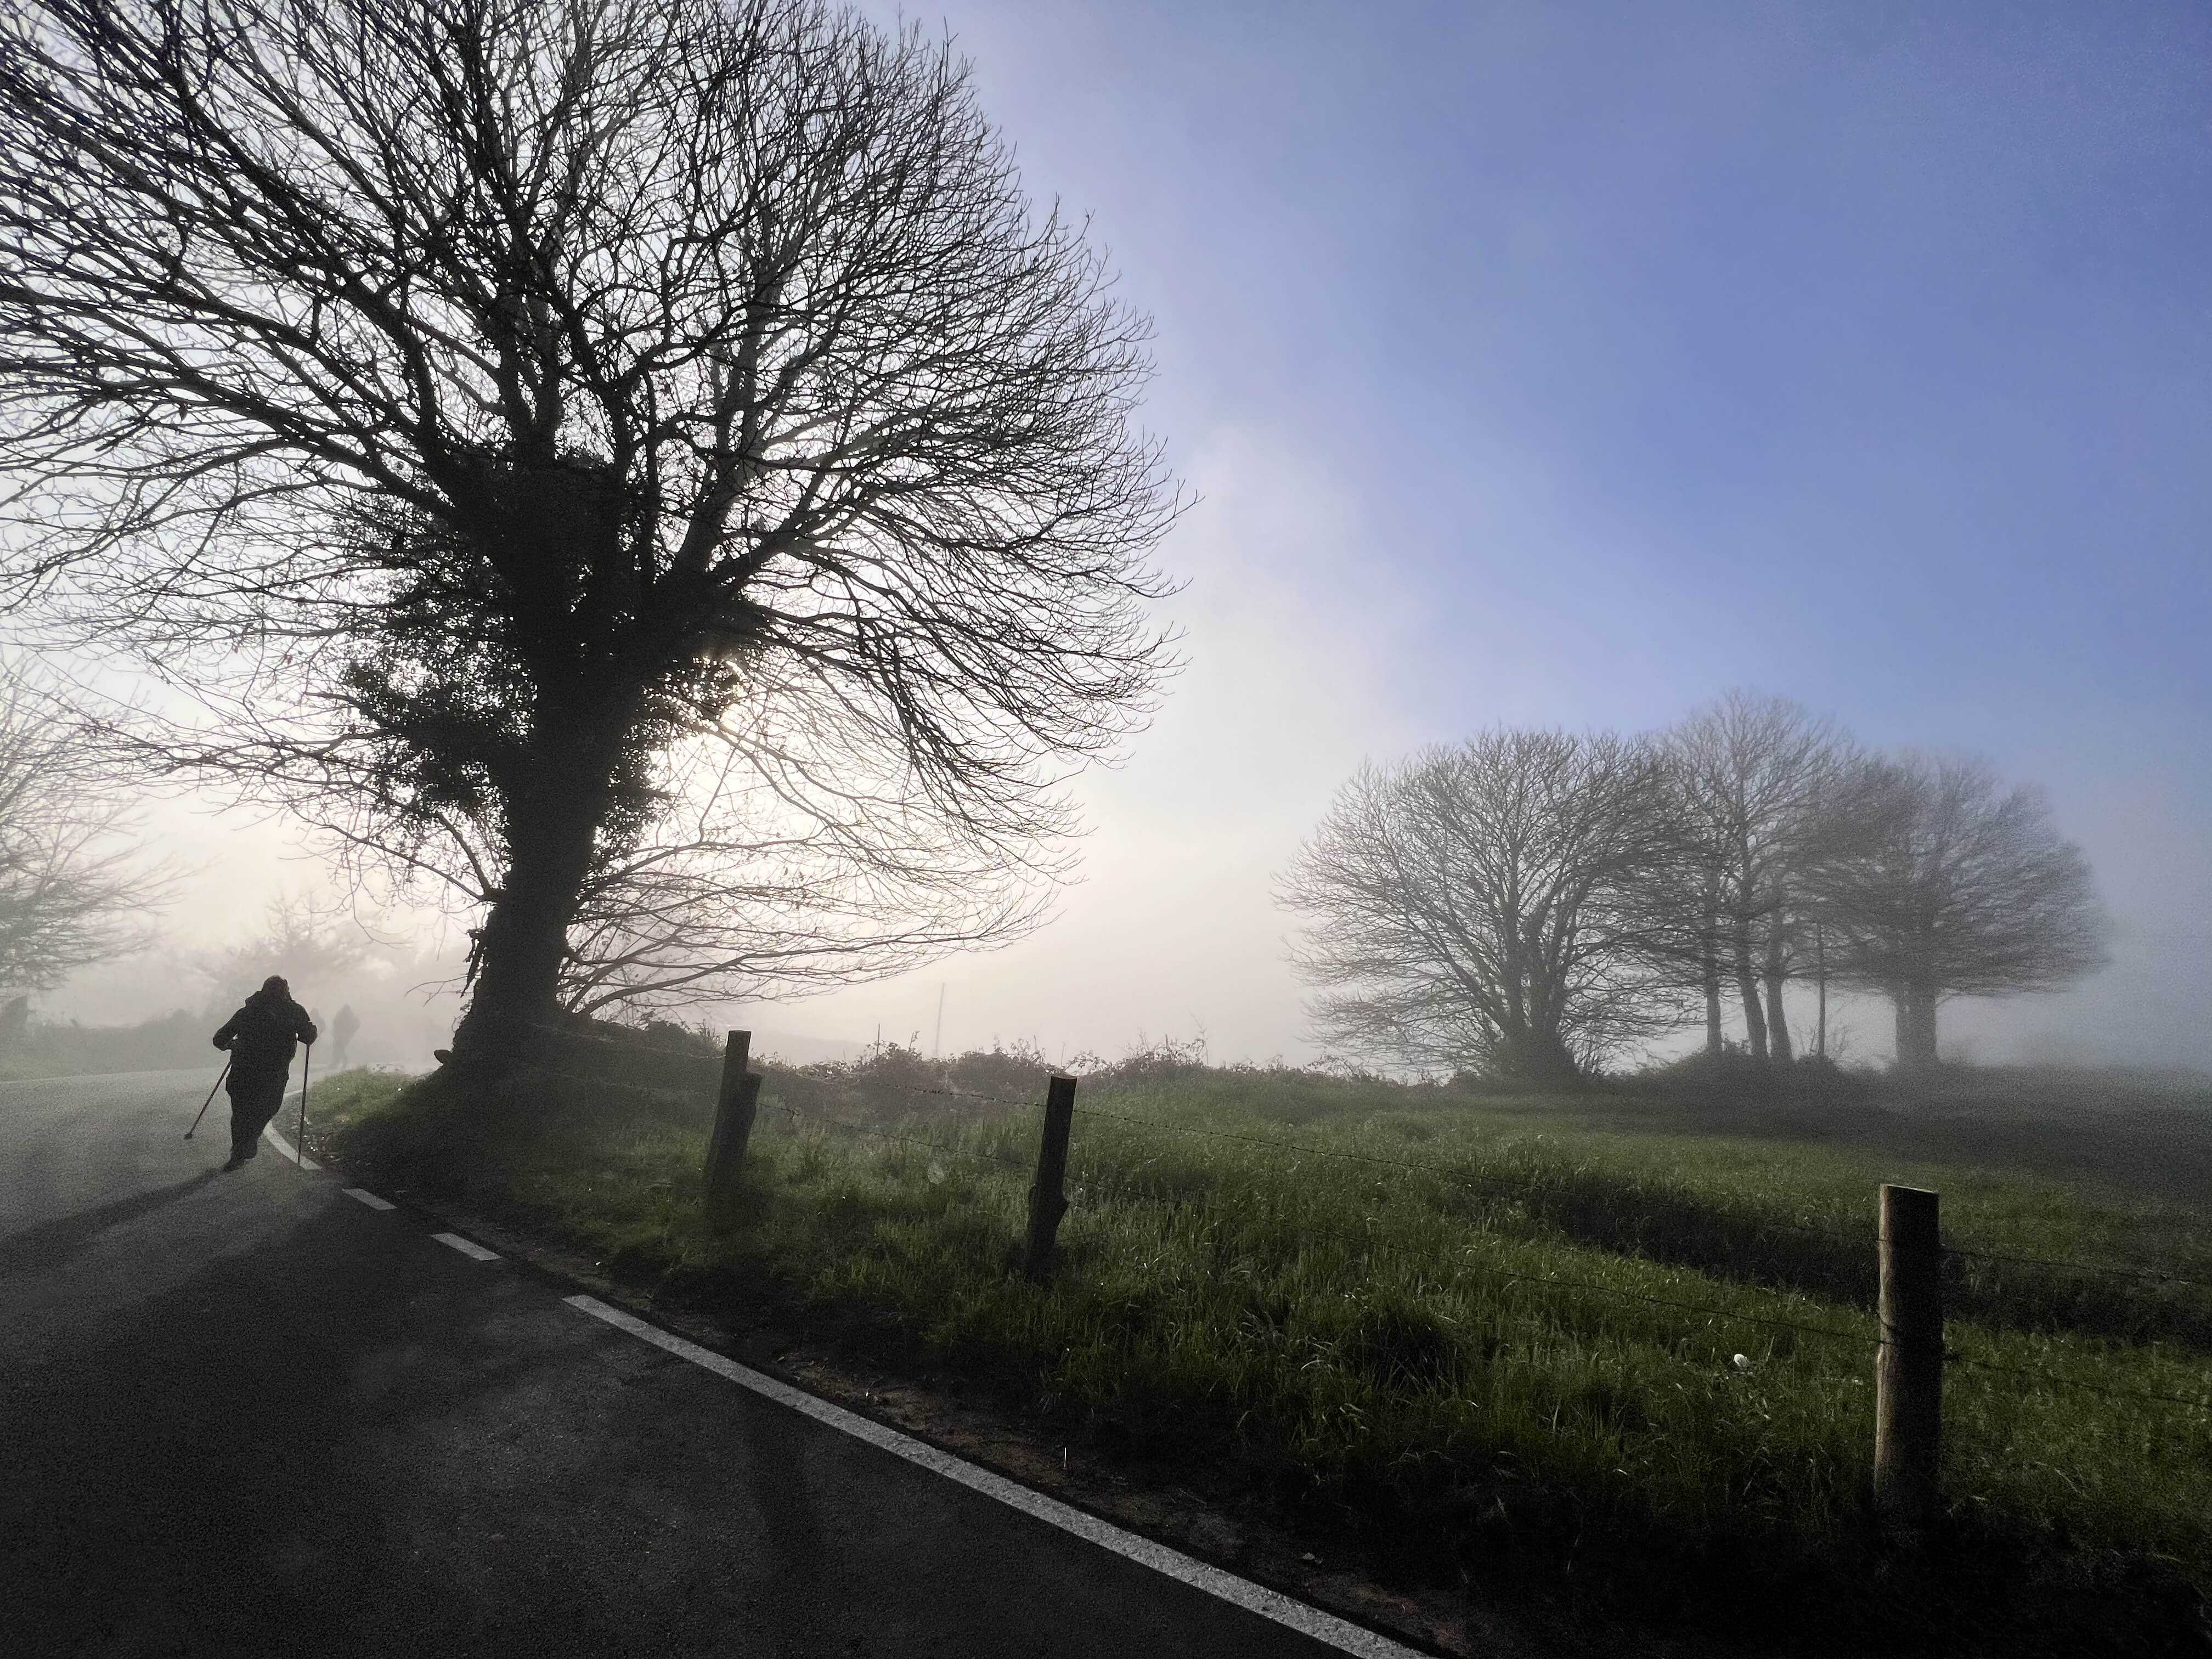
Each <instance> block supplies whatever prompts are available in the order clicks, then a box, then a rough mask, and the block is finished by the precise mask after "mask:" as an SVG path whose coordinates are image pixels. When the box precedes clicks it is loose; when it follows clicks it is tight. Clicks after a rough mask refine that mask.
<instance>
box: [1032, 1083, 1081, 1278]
mask: <svg viewBox="0 0 2212 1659" xmlns="http://www.w3.org/2000/svg"><path fill="white" fill-rule="evenodd" d="M1074 1121H1075V1079H1073V1078H1072V1077H1057V1076H1055V1077H1054V1078H1053V1079H1051V1080H1050V1082H1049V1083H1048V1085H1047V1086H1046V1091H1045V1099H1044V1138H1043V1139H1042V1140H1041V1141H1040V1142H1039V1143H1038V1145H1037V1172H1036V1184H1035V1185H1034V1186H1032V1187H1031V1188H1030V1243H1029V1256H1028V1261H1027V1264H1026V1265H1027V1268H1028V1272H1029V1276H1030V1278H1031V1279H1042V1278H1043V1277H1044V1275H1045V1273H1046V1270H1047V1269H1048V1268H1049V1267H1051V1266H1052V1248H1053V1243H1054V1239H1055V1238H1056V1237H1058V1236H1059V1233H1060V1217H1062V1216H1064V1215H1066V1213H1067V1197H1066V1185H1067V1132H1068V1129H1069V1127H1070V1126H1072V1125H1073V1123H1074Z"/></svg>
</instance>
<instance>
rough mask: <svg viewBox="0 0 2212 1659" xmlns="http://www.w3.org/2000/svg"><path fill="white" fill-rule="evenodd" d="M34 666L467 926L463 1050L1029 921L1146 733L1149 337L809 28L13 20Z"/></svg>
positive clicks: (19, 14) (173, 759)
mask: <svg viewBox="0 0 2212 1659" xmlns="http://www.w3.org/2000/svg"><path fill="white" fill-rule="evenodd" d="M0 233H4V234H5V236H6V238H7V240H8V245H9V258H8V260H7V261H6V263H5V264H4V266H0V441H4V444H5V447H6V453H7V457H8V459H7V469H8V472H9V476H10V477H11V478H12V480H13V484H14V489H13V493H12V495H10V497H9V504H10V506H11V507H12V509H13V512H12V517H13V520H14V527H13V532H12V535H11V538H10V540H9V551H8V553H7V555H6V572H7V576H8V579H9V592H10V594H11V596H12V601H13V604H14V605H15V608H16V611H17V614H18V617H19V625H21V626H24V627H31V626H36V627H37V628H39V629H42V630H43V633H42V635H40V637H42V638H45V639H48V640H52V641H59V642H64V643H66V644H68V645H70V646H71V647H73V648H76V649H78V650H81V651H93V652H104V653H109V654H111V655H112V656H115V657H117V658H119V659H123V660H125V661H127V662H129V663H131V664H132V665H136V666H137V667H138V668H140V669H142V670H144V671H149V672H152V673H154V674H155V675H158V676H159V677H161V678H162V680H163V681H165V682H166V684H167V685H168V686H169V687H170V688H172V690H173V692H175V693H178V694H180V695H182V696H185V697H186V698H188V699H189V702H190V705H191V708H192V710H193V712H192V714H191V716H190V717H189V718H188V719H184V720H178V721H176V722H173V723H172V725H171V726H170V727H169V728H168V729H167V731H165V732H163V733H161V736H160V737H159V738H158V740H155V741H148V740H146V739H143V738H139V739H134V740H133V741H135V742H136V743H137V757H138V759H139V761H140V763H142V764H143V765H145V766H147V767H148V768H149V769H155V770H158V771H160V772H161V773H162V774H163V775H169V776H173V777H177V778H181V779H192V780H197V781H209V780H216V781H221V782H222V783H224V784H226V785H227V786H228V787H230V788H232V789H233V790H234V791H236V792H237V793H240V794H241V795H244V796H246V797H248V798H251V799H257V800H262V801H274V802H277V803H281V804H282V805H284V806H285V807H287V808H288V809H289V810H290V811H293V812H294V813H295V814H297V815H298V816H299V817H301V818H302V819H304V820H305V821H307V822H308V823H313V824H315V825H318V826H319V827H321V828H322V829H325V831H327V832H329V833H330V834H331V836H334V837H335V838H336V839H337V842H338V843H339V844H340V845H341V846H342V848H343V849H344V850H345V852H346V854H347V856H348V857H349V860H351V862H352V864H353V866H354V867H355V869H356V872H358V873H361V874H363V875H365V876H374V877H377V878H382V879H385V880H387V881H389V882H391V883H392V884H394V885H395V886H396V887H397V888H398V889H401V890H410V891H413V892H416V893H417V894H419V893H421V892H422V891H423V890H425V889H426V887H427V888H428V889H435V890H442V891H443V892H444V893H445V894H446V895H447V898H448V900H449V901H450V902H452V903H453V906H454V907H455V908H458V909H459V910H460V911H462V912H464V913H466V914H469V915H477V914H481V915H482V926H481V932H480V944H481V955H480V963H481V971H480V974H479V975H478V977H477V981H476V991H477V995H476V1000H475V1004H474V1006H473V1008H472V1011H471V1016H470V1021H469V1022H467V1023H465V1025H464V1033H465V1034H467V1033H468V1032H469V1031H470V1030H471V1025H473V1026H474V1028H475V1030H476V1032H477V1036H478V1037H480V1038H486V1039H487V1040H488V1034H489V1032H490V1031H491V1030H492V1029H493V1027H494V1026H495V1025H496V1024H500V1023H501V1022H513V1023H523V1024H526V1023H527V1022H528V1021H530V1020H532V1019H533V1018H543V1017H544V1013H545V1012H547V1011H550V1009H551V1008H552V1007H553V1006H555V1003H556V999H564V998H565V1000H568V1002H569V1003H570V1004H572V1005H573V1006H586V1005H599V1004H604V1003H605V1002H607V1001H610V1000H624V999H632V1000H635V999H645V1000H660V1001H663V1002H669V1001H681V1000H685V999H687V998H695V997H705V996H716V995H721V996H726V995H732V994H737V995H757V994H763V993H767V992H772V991H773V990H774V989H775V988H777V987H789V986H793V985H797V984H805V983H810V982H814V981H818V980H819V979H821V978H823V977H828V978H833V979H834V978H840V977H847V976H853V975H866V974H870V973H877V972H884V971H890V970H893V969H897V968H900V967H904V966H907V965H909V964H910V963H913V962H914V961H915V960H917V959H919V958H921V957H926V956H927V955H929V954H931V953H933V952H935V951H942V950H944V949H945V948H948V947H949V946H951V945H956V944H960V943H968V942H975V941H979V940H986V939H996V938H1003V937H1006V936H1007V935H1008V934H1009V933H1013V932H1017V931H1019V930H1020V929H1021V928H1022V927H1024V926H1026V925H1028V924H1029V923H1030V921H1033V920H1034V919H1035V917H1036V915H1037V914H1038V910H1037V894H1038V893H1039V891H1040V890H1041V888H1040V886H1039V883H1040V880H1041V879H1042V878H1049V877H1051V876H1052V875H1054V874H1055V873H1057V872H1059V871H1060V869H1061V868H1062V867H1063V860H1064V858H1065V856H1066V854H1065V850H1064V849H1065V846H1066V836H1067V835H1068V833H1069V832H1070V831H1071V830H1072V829H1073V828H1074V827H1075V823H1076V821H1075V818H1074V816H1073V811H1072V808H1071V806H1070V805H1069V803H1068V800H1067V799H1066V796H1065V794H1064V793H1062V791H1061V790H1060V787H1059V786H1060V783H1061V781H1063V780H1064V779H1065V778H1066V776H1067V775H1068V773H1069V770H1070V769H1071V768H1073V766H1075V765H1078V764H1079V763H1081V762H1082V761H1083V759H1084V758H1085V757H1091V756H1095V755H1103V754H1109V753H1111V752H1112V751H1113V750H1115V747H1116V746H1117V744H1119V743H1120V742H1121V739H1122V738H1125V737H1126V736H1127V733H1128V732H1130V731H1131V730H1132V729H1133V726H1135V725H1136V724H1137V723H1139V721H1141V720H1142V719H1143V718H1144V716H1145V714H1146V712H1147V711H1148V709H1149V708H1150V706H1151V698H1152V696H1153V694H1154V692H1155V690H1156V689H1157V687H1158V684H1159V682H1160V678H1161V677H1162V675H1163V674H1164V673H1165V672H1166V671H1168V670H1169V669H1170V667H1171V666H1172V661H1171V655H1170V647H1169V646H1168V644H1167V642H1166V641H1164V638H1163V637H1162V635H1161V634H1160V633H1159V631H1158V629H1155V628H1154V627H1152V625H1151V624H1150V623H1148V622H1147V621H1146V614H1145V610H1144V606H1143V604H1142V602H1143V601H1144V600H1145V599H1146V598H1148V597H1149V596H1152V595H1154V594H1156V593H1158V592H1159V591H1161V586H1162V584H1161V579H1160V578H1159V577H1158V574H1156V573H1155V572H1154V571H1153V570H1152V568H1150V567H1149V566H1148V565H1147V564H1146V562H1145V561H1146V555H1147V553H1148V550H1149V549H1150V547H1151V546H1152V544H1153V543H1154V542H1155V541H1156V539H1157V538H1158V536H1159V535H1160V534H1161V533H1162V532H1163V531H1164V528H1165V527H1166V526H1167V525H1168V523H1169V522H1170V520H1171V519H1172V517H1173V515H1174V513H1175V512H1176V507H1177V502H1178V497H1177V496H1176V492H1175V490H1174V488H1173V486H1172V484H1171V483H1170V480H1169V479H1168V478H1167V477H1166V475H1165V473H1164V470H1163V467H1162V465H1161V461H1160V458H1159V454H1158V449H1157V447H1156V446H1154V445H1153V444H1152V442H1151V441H1149V440H1147V439H1146V438H1144V437H1143V436H1142V435H1140V434H1139V432H1138V431H1137V429H1136V428H1135V427H1134V425H1133V412H1134V408H1135V399H1136V398H1137V396H1138V394H1139V390H1140V388H1141V386H1142V384H1143V382H1144V380H1145V379H1146V375H1147V374H1148V373H1149V364H1148V362H1147V359H1146V355H1145V351H1144V349H1143V347H1144V339H1145V336H1146V327H1147V325H1146V323H1145V321H1144V319H1142V318H1141V317H1139V316H1137V315H1135V314H1134V313H1131V312H1130V311H1129V310H1128V309H1127V307H1124V306H1122V305H1121V304H1120V303H1119V302H1118V301H1115V299H1114V297H1113V295H1112V294H1111V291H1110V280H1109V273H1108V272H1107V270H1106V269H1105V267H1104V265H1103V261H1102V259H1101V258H1100V256H1099V255H1098V254H1097V252H1095V251H1094V250H1093V249H1092V248H1091V246H1089V244H1088V243H1087V241H1086V240H1085V235H1084V234H1083V230H1082V228H1081V227H1080V226H1079V225H1078V224H1075V223H1073V222H1070V221H1068V220H1066V218H1064V217H1062V216H1060V214H1059V213H1058V212H1057V211H1052V212H1046V213H1043V214H1042V215H1040V214H1039V213H1037V212H1036V211H1035V210H1032V209H1031V207H1030V204H1029V203H1028V201H1027V199H1026V198H1025V197H1024V194H1023V191H1022V189H1021V185H1020V180H1019V178H1018V174H1017V173H1016V171H1015V168H1014V166H1013V163H1012V158H1011V156H1010V155H1009V153H1008V151H1007V149H1006V146H1005V144H1004V143H1003V142H1002V141H1001V140H1000V137H998V136H997V134H996V133H995V132H994V130H993V129H992V127H991V126H990V125H989V124H988V123H987V120H986V119H985V118H984V117H983V116H982V114H981V112H980V111H979V110H978V108H977V106H976V103H975V95H974V91H973V88H972V85H971V83H970V80H969V74H968V71H967V69H966V66H965V65H964V64H963V63H962V62H961V61H959V60H958V59H957V58H955V57H953V56H952V54H951V52H950V51H949V50H948V49H947V48H946V47H945V46H944V45H943V44H941V43H933V42H931V41H929V40H927V39H926V38H924V37H923V36H922V35H921V33H920V32H919V31H918V30H916V29H915V28H913V27H906V28H903V29H902V30H900V31H899V32H896V33H884V32H883V31H881V30H879V29H878V28H877V27H875V26H873V25H872V24H871V23H869V22H868V21H866V20H864V19H863V18H861V17H860V16H859V15H857V14H854V13H852V12H848V11H841V10H836V9H830V8H829V7H826V6H823V5H819V4H815V3H810V0H736V3H726V0H640V3H637V4H634V5H626V6H622V7H605V6H597V5H592V4H587V3H584V0H26V3H24V4H23V5H21V6H18V7H15V8H13V9H10V10H9V13H8V14H7V16H6V18H5V20H4V21H0Z"/></svg>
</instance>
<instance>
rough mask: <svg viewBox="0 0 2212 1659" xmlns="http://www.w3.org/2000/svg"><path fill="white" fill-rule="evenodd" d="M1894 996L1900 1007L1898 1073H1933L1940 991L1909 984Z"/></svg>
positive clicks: (1898, 1014) (1913, 983) (1919, 984)
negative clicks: (1930, 1071)
mask: <svg viewBox="0 0 2212 1659" xmlns="http://www.w3.org/2000/svg"><path fill="white" fill-rule="evenodd" d="M1893 1000H1895V1002H1896V1004H1897V1069H1898V1070H1899V1071H1900V1072H1924V1071H1927V1070H1929V1069H1930V1068H1932V1067H1933V1066H1935V1064H1936V1002H1937V998H1936V989H1935V987H1933V986H1931V985H1928V984H1925V983H1920V982H1908V983H1906V984H1905V985H1903V986H1900V987H1899V988H1898V989H1897V990H1896V991H1895V992H1894V993H1893Z"/></svg>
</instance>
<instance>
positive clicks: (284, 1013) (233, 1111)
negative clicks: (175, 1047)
mask: <svg viewBox="0 0 2212 1659" xmlns="http://www.w3.org/2000/svg"><path fill="white" fill-rule="evenodd" d="M301 1042H304V1043H306V1044H307V1046H308V1047H309V1048H313V1047H314V1042H315V1026H314V1022H313V1020H311V1019H309V1018H307V1010H306V1009H305V1008H302V1007H301V1006H300V1005H299V1004H298V1003H296V1002H295V1001H293V1000H292V987H290V986H289V985H287V984H286V983H285V982H284V981H283V978H282V977H281V976H279V975H276V974H271V975H270V976H269V977H268V978H267V979H264V980H263V981H261V988H260V989H259V990H258V991H256V992H255V993H254V994H252V996H250V997H248V998H246V1005H245V1006H243V1007H241V1008H240V1010H239V1011H238V1012H236V1013H234V1014H233V1015H232V1016H231V1017H230V1018H229V1019H228V1020H227V1021H225V1022H224V1024H223V1028H222V1030H220V1031H217V1032H216V1034H215V1046H216V1048H228V1049H229V1050H230V1081H229V1085H228V1087H229V1091H230V1162H229V1163H228V1164H224V1165H223V1166H222V1167H223V1168H224V1169H226V1170H235V1169H236V1168H238V1166H239V1165H240V1164H243V1163H245V1162H246V1159H247V1158H252V1156H253V1155H254V1153H255V1152H258V1150H259V1149H260V1145H261V1131H262V1130H263V1129H264V1128H265V1127H267V1126H268V1123H269V1120H270V1118H272V1117H274V1116H276V1109H277V1108H278V1107H280V1106H282V1105H283V1103H284V1082H285V1079H287V1078H289V1076H290V1075H291V1072H292V1054H293V1051H294V1049H295V1047H296V1045H297V1044H299V1043H301Z"/></svg>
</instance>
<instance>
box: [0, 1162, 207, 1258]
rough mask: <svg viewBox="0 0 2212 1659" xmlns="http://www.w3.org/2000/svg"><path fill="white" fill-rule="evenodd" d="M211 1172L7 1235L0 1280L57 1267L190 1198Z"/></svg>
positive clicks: (0, 1242) (1, 1241)
mask: <svg viewBox="0 0 2212 1659" xmlns="http://www.w3.org/2000/svg"><path fill="white" fill-rule="evenodd" d="M215 1178H216V1171H215V1170H201V1171H200V1172H199V1174H197V1175H196V1176H189V1177H187V1178H186V1179H185V1180H183V1181H179V1182H173V1183H172V1184H171V1185H169V1186H167V1187H157V1188H155V1189H154V1190H153V1191H152V1192H149V1193H133V1194H131V1196H130V1197H128V1198H118V1199H117V1200H115V1201H114V1202H113V1203H112V1204H103V1205H101V1206H100V1207H99V1208H97V1209H94V1210H84V1211H81V1212H78V1213H77V1214H76V1215H65V1216H63V1217H61V1218H59V1219H58V1220H54V1221H42V1222H40V1224H39V1225H37V1226H35V1227H26V1228H25V1229H24V1230H23V1231H21V1232H19V1233H9V1235H8V1236H7V1237H5V1238H0V1278H10V1277H13V1276H14V1275H15V1274H18V1273H44V1272H47V1271H50V1270H51V1269H52V1268H54V1267H58V1266H59V1265H60V1264H61V1263H62V1262H64V1261H67V1260H68V1259H69V1258H70V1256H72V1255H76V1253H77V1252H78V1251H79V1250H81V1249H84V1247H85V1246H86V1245H88V1244H89V1243H92V1241H93V1240H94V1239H95V1238H97V1237H100V1234H102V1233H104V1232H106V1231H107V1230H108V1229H109V1228H110V1227H119V1226H121V1225H123V1224H124V1223H125V1222H126V1221H133V1220H136V1219H137V1218H138V1217H140V1216H142V1215H145V1214H147V1213H149V1212H152V1211H155V1210H158V1209H160V1208H161V1206H163V1205H165V1204H173V1203H175V1202H176V1201H177V1200H179V1199H180V1198H185V1197H188V1196H190V1195H191V1194H193V1193H196V1192H197V1191H198V1190H199V1189H200V1188H203V1187H204V1186H206V1185H207V1184H208V1182H210V1181H213V1180H214V1179H215Z"/></svg>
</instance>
